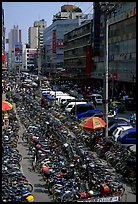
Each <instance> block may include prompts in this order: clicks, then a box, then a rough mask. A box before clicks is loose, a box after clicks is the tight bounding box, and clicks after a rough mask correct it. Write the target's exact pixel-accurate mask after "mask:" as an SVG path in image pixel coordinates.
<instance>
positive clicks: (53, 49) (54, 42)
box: [52, 30, 56, 53]
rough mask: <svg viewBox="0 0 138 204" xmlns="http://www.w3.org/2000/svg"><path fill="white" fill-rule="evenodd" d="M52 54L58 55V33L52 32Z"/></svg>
mask: <svg viewBox="0 0 138 204" xmlns="http://www.w3.org/2000/svg"><path fill="white" fill-rule="evenodd" d="M52 52H53V53H56V31H55V30H53V32H52Z"/></svg>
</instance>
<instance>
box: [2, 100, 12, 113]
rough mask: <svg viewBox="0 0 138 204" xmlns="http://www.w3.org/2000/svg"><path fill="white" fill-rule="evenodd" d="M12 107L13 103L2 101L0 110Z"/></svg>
mask: <svg viewBox="0 0 138 204" xmlns="http://www.w3.org/2000/svg"><path fill="white" fill-rule="evenodd" d="M12 108H13V105H12V104H11V103H9V102H8V101H2V110H3V111H8V110H11V109H12Z"/></svg>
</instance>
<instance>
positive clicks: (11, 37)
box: [8, 26, 22, 71]
mask: <svg viewBox="0 0 138 204" xmlns="http://www.w3.org/2000/svg"><path fill="white" fill-rule="evenodd" d="M21 37H22V36H21V30H20V29H19V26H14V27H13V29H11V31H10V32H9V34H8V46H9V49H8V52H9V66H10V69H12V70H13V71H16V70H15V69H16V67H15V61H16V59H15V54H16V53H15V46H16V45H18V44H20V45H21V44H22V39H21Z"/></svg>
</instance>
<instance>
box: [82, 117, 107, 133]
mask: <svg viewBox="0 0 138 204" xmlns="http://www.w3.org/2000/svg"><path fill="white" fill-rule="evenodd" d="M79 126H80V127H82V128H84V129H87V130H97V129H100V128H105V126H106V122H105V121H104V120H103V119H102V118H99V117H88V118H86V119H85V120H83V121H82V122H81V123H80V124H79Z"/></svg>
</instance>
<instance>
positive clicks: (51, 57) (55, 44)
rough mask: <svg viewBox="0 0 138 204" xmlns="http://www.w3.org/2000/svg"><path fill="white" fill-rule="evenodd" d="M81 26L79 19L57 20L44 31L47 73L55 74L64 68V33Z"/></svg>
mask: <svg viewBox="0 0 138 204" xmlns="http://www.w3.org/2000/svg"><path fill="white" fill-rule="evenodd" d="M78 25H79V19H67V20H63V19H62V20H61V19H60V20H56V21H54V22H53V23H52V24H51V25H50V26H49V27H47V28H46V29H45V31H44V48H45V73H47V74H48V75H50V74H55V73H56V71H57V69H58V68H63V62H64V43H63V41H64V33H65V32H67V31H69V30H72V29H73V28H75V27H77V26H78Z"/></svg>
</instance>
